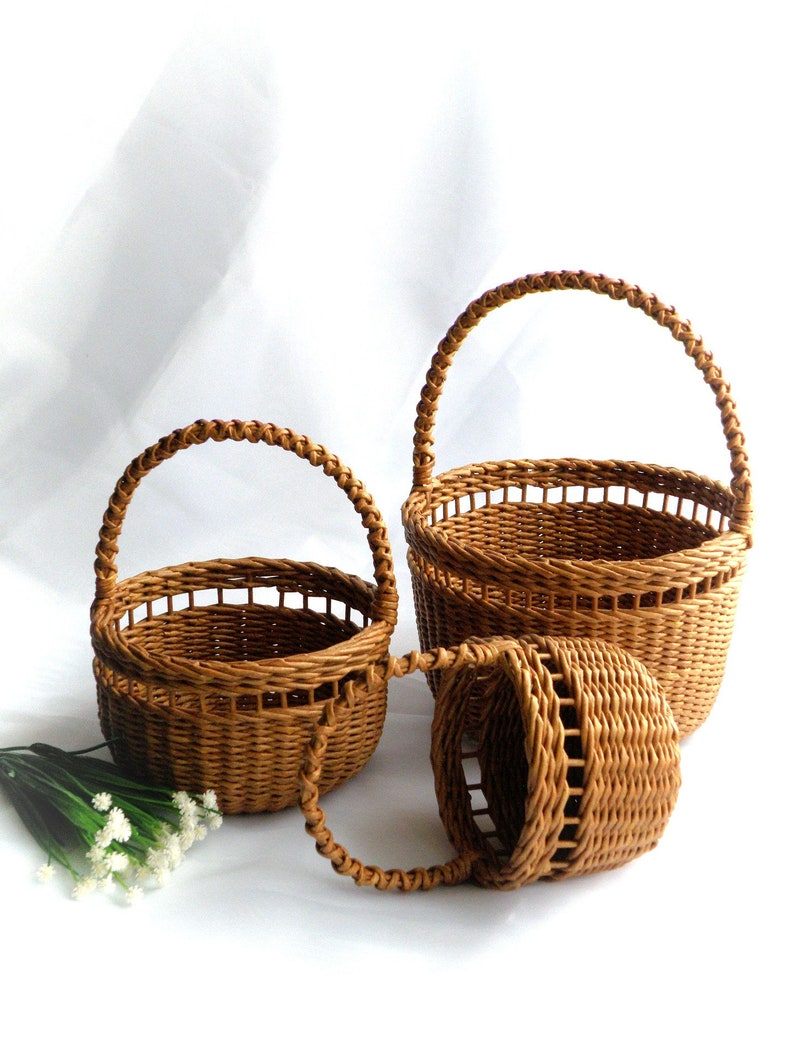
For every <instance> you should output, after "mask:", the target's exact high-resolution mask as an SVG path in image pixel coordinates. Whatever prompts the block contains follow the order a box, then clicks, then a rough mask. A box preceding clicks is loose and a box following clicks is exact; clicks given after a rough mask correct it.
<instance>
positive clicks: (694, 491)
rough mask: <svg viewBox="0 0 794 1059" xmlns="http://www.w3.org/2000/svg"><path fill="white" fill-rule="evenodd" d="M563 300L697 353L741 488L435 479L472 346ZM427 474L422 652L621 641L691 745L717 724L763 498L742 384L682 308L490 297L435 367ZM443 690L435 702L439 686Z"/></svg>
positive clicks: (553, 276) (535, 469) (418, 430)
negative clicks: (480, 329)
mask: <svg viewBox="0 0 794 1059" xmlns="http://www.w3.org/2000/svg"><path fill="white" fill-rule="evenodd" d="M555 290H581V291H591V292H593V293H596V294H605V295H607V296H608V297H610V298H612V299H614V300H615V301H625V302H626V303H627V304H628V305H629V306H631V307H632V308H637V309H640V310H642V311H643V312H644V313H646V314H647V315H648V316H649V317H651V319H653V320H655V321H656V323H657V324H659V325H660V326H661V327H665V328H667V329H668V330H669V331H670V333H671V335H672V336H673V338H675V339H676V340H677V341H678V342H680V343H681V344H682V345H683V347H684V350H685V351H686V353H687V355H688V356H689V357H691V358H692V360H693V361H694V362H695V365H696V366H697V367H698V368H699V370H700V371H701V372H702V374H703V377H704V379H705V381H706V382H707V384H708V385H709V386H710V387H711V389H712V391H713V392H714V395H715V398H716V403H717V405H718V407H719V410H720V415H721V419H722V428H723V432H724V434H725V439H726V441H727V446H728V451H729V454H730V465H731V471H732V478H731V483H730V486H729V487H728V488H726V487H725V486H723V485H721V484H719V483H717V482H714V481H712V480H710V479H708V478H704V477H701V476H699V475H696V474H694V473H691V472H688V471H680V470H676V469H675V468H669V467H659V466H656V465H649V464H642V463H631V462H625V461H616V460H609V461H589V460H583V459H551V460H537V461H531V460H511V461H502V462H491V463H479V464H472V465H468V466H465V467H460V468H457V469H455V470H450V471H447V472H444V473H442V474H437V475H436V474H435V473H434V467H435V456H434V452H433V444H434V442H433V431H434V424H435V418H436V411H437V406H438V401H439V398H440V396H441V393H442V390H443V387H444V382H445V379H446V376H447V372H448V370H449V367H450V365H451V363H452V359H453V357H454V355H455V353H456V352H457V351H458V349H459V348H460V346H461V344H462V343H463V341H464V339H465V338H466V336H467V335H468V334H469V332H470V331H471V330H472V329H473V328H474V327H476V325H477V324H478V323H479V321H480V320H481V319H482V318H483V317H484V316H486V315H487V314H488V313H490V312H491V311H492V310H494V309H496V308H498V307H499V306H501V305H504V304H505V303H507V302H510V301H513V300H515V299H517V298H521V297H523V296H524V295H526V294H535V293H541V292H546V291H555ZM413 464H414V479H413V488H412V490H411V493H410V495H409V496H408V498H407V500H406V501H405V504H404V505H403V526H404V529H405V535H406V539H407V542H408V545H409V552H408V563H409V569H410V571H411V578H412V585H413V593H414V603H415V610H416V618H417V624H418V628H419V638H420V644H421V646H422V647H423V649H426V650H427V649H430V648H432V647H436V646H445V647H449V646H452V645H454V644H458V643H461V642H463V641H464V640H466V639H468V638H469V637H472V636H490V635H508V636H521V635H523V634H525V633H533V634H537V635H548V636H573V637H594V638H596V639H603V640H608V641H610V642H613V643H616V644H619V645H621V646H623V647H624V648H626V649H627V650H628V651H629V652H631V653H632V654H633V655H635V656H636V657H637V658H638V659H639V660H640V661H642V662H643V663H645V664H646V665H647V667H648V668H649V669H650V671H651V672H652V673H653V674H654V676H656V677H657V678H658V680H659V681H660V683H661V684H662V687H663V688H664V691H665V694H666V696H667V699H668V702H669V704H670V706H671V708H672V710H673V714H674V716H675V718H676V720H677V722H678V725H679V728H680V732H681V735H682V736H684V735H686V734H688V733H689V732H691V731H693V730H694V729H695V728H697V727H698V726H699V725H700V724H702V723H703V721H704V720H705V719H706V717H707V716H708V714H709V712H710V710H711V708H712V706H713V704H714V700H715V698H716V696H717V692H718V690H719V687H720V684H721V681H722V676H723V672H724V668H725V661H726V655H727V651H728V646H729V643H730V639H731V635H732V631H733V622H734V615H735V611H736V605H737V600H738V594H739V587H740V584H741V580H742V575H743V573H744V570H745V565H746V558H747V551H748V548H749V547H750V545H751V519H752V497H751V483H750V472H749V468H748V461H747V454H746V451H745V443H744V435H743V434H742V431H741V427H740V425H739V421H738V418H737V415H736V408H735V404H734V401H733V398H732V397H731V394H730V389H729V387H728V384H727V383H726V382H725V380H724V379H723V377H722V374H721V372H720V370H719V368H718V367H717V366H716V365H715V363H714V361H713V359H712V356H711V354H710V353H709V352H708V351H707V350H706V348H705V347H704V345H703V341H702V339H700V338H699V337H697V336H696V335H695V334H694V332H693V331H692V328H691V325H690V324H689V323H688V322H687V321H685V320H682V319H681V318H680V317H679V316H678V315H677V314H676V312H675V310H674V309H672V308H670V307H668V306H666V305H664V304H663V303H661V302H660V301H659V300H658V299H657V298H656V297H654V296H653V295H650V294H645V293H643V292H642V291H641V290H639V288H637V287H633V286H629V285H628V284H626V283H624V282H623V281H622V280H611V279H608V278H607V277H605V276H600V275H593V274H590V273H586V272H546V273H542V274H538V275H529V276H526V277H524V278H523V279H519V280H516V281H515V282H513V283H508V284H504V285H503V286H501V287H497V288H495V289H494V290H490V291H487V292H486V293H485V294H483V295H482V296H481V297H480V298H478V299H477V300H476V301H474V302H472V303H471V305H469V307H468V308H467V309H466V310H465V312H463V313H462V314H461V316H460V317H459V318H458V319H457V321H456V322H455V323H454V324H453V326H452V327H451V328H450V330H449V332H448V333H447V335H446V337H445V338H444V339H443V341H442V342H441V344H440V345H439V348H438V350H437V352H436V353H435V355H434V357H433V360H432V364H431V367H430V369H429V371H428V374H427V381H426V384H425V386H424V388H423V390H422V396H421V400H420V402H419V405H418V408H417V418H416V424H415V434H414V454H413ZM429 679H430V683H431V687H432V688H433V690H434V691H436V690H437V689H438V679H439V678H438V674H435V673H431V674H430V677H429ZM473 723H475V724H476V719H474V721H473Z"/></svg>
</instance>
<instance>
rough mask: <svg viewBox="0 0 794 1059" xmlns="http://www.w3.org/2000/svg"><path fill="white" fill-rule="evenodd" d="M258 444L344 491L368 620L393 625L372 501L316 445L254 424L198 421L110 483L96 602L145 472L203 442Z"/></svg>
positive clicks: (110, 577)
mask: <svg viewBox="0 0 794 1059" xmlns="http://www.w3.org/2000/svg"><path fill="white" fill-rule="evenodd" d="M210 440H212V441H226V440H231V441H250V442H252V443H254V442H259V441H263V442H264V443H265V444H266V445H273V446H276V447H281V448H282V449H286V450H287V451H288V452H294V453H295V455H296V456H300V457H301V459H304V460H308V461H309V463H310V464H311V465H312V466H313V467H320V468H322V471H323V473H324V474H327V475H328V476H329V477H331V478H333V479H334V481H335V482H336V484H337V485H338V486H339V488H340V489H342V490H343V491H344V493H345V494H346V496H347V497H348V499H349V500H350V502H351V503H352V504H353V507H354V508H355V510H356V511H357V512H358V515H359V517H360V519H361V522H362V524H363V526H364V528H365V529H366V531H367V541H368V543H369V547H370V550H371V552H372V557H373V563H374V568H375V582H376V585H377V588H378V592H377V600H376V611H375V614H374V615H373V617H374V618H375V619H378V620H383V621H386V622H388V623H389V624H390V625H392V626H394V625H395V624H396V622H397V588H396V580H395V575H394V562H393V559H392V553H391V546H390V544H389V538H388V534H387V530H386V525H385V523H384V521H383V518H382V517H381V515H380V512H379V511H378V509H377V508H376V506H375V503H374V501H373V499H372V496H371V495H370V494H369V493H368V492H367V490H366V489H365V488H364V485H363V484H362V483H361V482H360V481H359V480H358V479H357V478H356V477H355V475H354V474H353V472H352V471H351V470H350V469H349V468H348V467H346V466H345V465H344V464H343V463H341V462H340V460H339V459H338V458H337V457H336V456H334V455H333V453H331V452H329V451H328V450H327V449H326V448H323V446H322V445H318V444H316V443H315V442H313V441H311V439H309V438H307V437H305V436H304V435H301V434H296V433H294V432H293V431H291V430H288V429H286V428H284V427H277V426H274V424H273V423H260V422H257V421H256V420H247V421H243V420H238V419H234V420H229V421H225V420H220V419H213V420H206V419H199V420H197V421H196V422H195V423H192V424H191V425H190V426H187V427H183V428H182V429H180V430H175V431H173V433H171V434H168V435H167V436H166V437H163V438H161V439H160V440H159V441H158V442H157V443H156V444H154V445H151V446H150V447H149V448H148V449H146V451H145V452H143V453H141V455H140V456H137V457H136V458H135V459H134V460H133V461H132V462H131V463H130V464H129V466H128V467H127V469H126V470H125V471H124V474H123V475H122V476H121V478H120V479H119V481H118V483H117V484H116V488H115V490H114V492H113V495H112V496H111V498H110V500H109V502H108V507H107V510H106V512H105V515H104V518H103V520H102V526H101V528H100V531H99V543H98V544H97V547H96V560H95V562H94V572H95V573H96V600H95V602H96V603H98V602H100V601H101V600H103V599H107V598H108V597H109V596H110V595H111V593H112V592H113V588H114V586H115V584H116V581H117V578H118V569H117V567H116V556H117V555H118V539H119V535H120V533H121V530H122V526H123V523H124V518H125V515H126V513H127V508H128V507H129V504H130V501H131V499H132V496H133V493H134V492H135V490H136V489H137V487H138V485H139V484H140V482H141V479H143V478H144V477H145V476H146V475H147V474H148V473H149V472H150V471H152V470H153V469H154V468H155V467H157V466H158V465H159V464H161V463H164V462H165V461H166V460H168V459H170V458H171V457H172V456H174V455H175V454H176V453H177V452H180V451H181V450H182V449H187V448H190V447H191V446H192V445H203V444H204V442H206V441H210Z"/></svg>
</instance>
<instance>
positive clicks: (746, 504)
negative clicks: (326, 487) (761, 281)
mask: <svg viewBox="0 0 794 1059" xmlns="http://www.w3.org/2000/svg"><path fill="white" fill-rule="evenodd" d="M552 290H588V291H592V292H593V293H594V294H606V295H608V297H610V298H612V299H614V300H615V301H625V302H627V303H628V304H629V305H630V306H631V308H633V309H642V311H643V312H644V313H645V314H646V315H648V316H650V317H651V318H652V319H654V320H655V321H656V323H657V324H659V326H660V327H666V328H667V329H668V331H670V333H671V334H672V336H673V338H675V339H676V340H677V341H679V342H681V344H682V345H683V346H684V349H685V350H686V353H687V356H689V357H691V358H692V360H693V361H694V362H695V364H696V365H697V367H698V368H699V370H700V371H701V373H702V375H703V378H704V379H705V380H706V382H707V383H708V385H709V386H710V387H711V389H712V391H713V392H714V396H715V398H716V403H717V406H718V408H719V410H720V417H721V420H722V429H723V433H724V435H725V439H726V441H727V444H728V452H729V453H730V460H731V472H732V478H731V492H732V493H733V496H734V499H735V503H734V510H733V514H732V517H731V520H730V528H731V529H732V530H737V531H739V532H740V533H743V534H745V535H747V536H749V534H750V526H751V521H752V486H751V481H750V470H749V466H748V459H747V452H746V450H745V438H744V434H743V432H742V429H741V426H740V424H739V419H738V417H737V414H736V405H735V402H734V400H733V397H732V396H731V392H730V386H729V385H728V383H727V382H726V381H725V379H724V378H723V376H722V372H721V371H720V369H719V368H718V367H717V365H716V364H715V363H714V359H713V357H712V354H711V353H710V352H709V351H708V350H707V349H706V347H705V345H704V344H703V339H702V338H700V337H699V336H697V335H696V334H695V333H694V331H693V330H692V325H691V324H690V323H689V321H688V320H684V319H682V318H681V317H680V316H678V314H677V313H676V311H675V309H674V308H673V307H672V306H668V305H665V304H663V303H662V302H661V301H659V299H658V298H657V297H656V296H655V295H653V294H646V293H645V292H644V291H642V290H640V288H639V287H635V286H631V285H630V284H628V283H625V282H624V281H623V280H615V279H609V278H608V277H607V276H603V275H596V274H594V273H591V272H584V271H580V272H541V273H532V274H530V275H528V276H524V277H523V278H520V279H517V280H514V281H513V282H511V283H504V284H502V285H501V286H499V287H495V288H493V289H492V290H488V291H486V292H485V293H484V294H482V295H481V296H480V297H479V298H477V299H475V301H473V302H471V304H470V305H469V306H468V307H467V308H466V309H465V310H464V311H463V312H462V313H461V315H460V316H459V317H458V318H457V320H456V321H455V323H454V324H453V325H452V326H451V327H450V329H449V331H448V332H447V334H446V335H445V337H444V338H443V339H442V341H441V342H440V344H439V347H438V349H437V351H436V353H435V354H434V355H433V360H432V362H431V365H430V369H429V370H428V373H427V378H426V381H425V385H424V387H423V388H422V393H421V397H420V400H419V404H418V405H417V416H416V421H415V423H414V452H413V465H414V470H413V485H414V489H416V488H420V487H423V486H426V485H428V484H429V482H430V480H431V478H432V477H433V471H434V467H435V454H434V452H433V446H434V438H433V432H434V428H435V420H436V410H437V407H438V401H439V398H440V396H441V393H442V390H443V388H444V381H445V379H446V377H447V372H448V370H449V367H450V364H451V363H452V358H453V357H454V355H455V353H457V351H458V349H459V348H460V346H461V345H462V343H463V340H464V339H465V338H466V335H468V333H469V332H470V331H472V330H473V329H474V328H475V327H476V326H477V324H478V323H479V322H480V320H482V319H483V317H484V316H487V315H488V313H490V312H492V310H494V309H497V308H499V306H501V305H505V304H506V303H507V302H510V301H515V300H516V299H518V298H522V297H523V296H524V295H525V294H540V293H544V292H547V291H552Z"/></svg>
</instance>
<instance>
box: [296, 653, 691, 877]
mask: <svg viewBox="0 0 794 1059" xmlns="http://www.w3.org/2000/svg"><path fill="white" fill-rule="evenodd" d="M417 669H418V670H421V671H423V672H428V671H430V670H434V669H435V670H438V671H440V672H441V674H442V680H441V683H440V690H439V693H438V696H437V699H436V710H435V715H434V719H433V730H432V748H431V760H432V763H433V770H434V775H435V786H436V796H437V799H438V806H439V812H440V815H441V819H442V821H443V823H444V827H445V829H446V831H447V834H448V836H449V838H450V841H451V842H452V844H453V846H454V847H455V849H456V850H457V851H458V855H457V856H456V857H454V858H452V859H450V860H449V861H447V862H446V863H444V864H440V865H434V866H432V867H429V868H421V867H418V868H412V869H410V870H404V869H400V868H392V869H382V868H379V867H377V866H373V865H365V864H364V863H363V862H361V861H360V860H358V859H356V858H355V857H352V856H351V855H350V854H349V853H348V851H347V850H346V849H345V848H344V846H342V845H340V844H339V843H338V842H336V840H335V839H334V836H333V833H332V832H331V831H330V829H329V828H328V826H327V823H326V817H325V814H324V812H323V810H322V808H321V807H320V805H319V794H318V782H319V780H320V778H321V775H322V768H323V758H324V754H325V751H326V747H327V744H328V740H329V738H330V736H331V735H332V733H333V731H334V728H335V725H336V724H337V723H339V719H340V718H341V717H342V716H343V715H344V714H345V712H346V711H349V710H351V709H353V708H355V703H356V697H357V688H356V683H355V682H354V681H351V682H350V683H348V684H347V685H346V686H345V688H344V689H343V694H342V696H340V698H339V699H337V700H336V701H335V702H333V703H328V704H327V706H326V708H325V712H324V714H323V716H322V718H321V719H320V721H319V722H318V724H317V726H316V729H315V732H314V734H313V736H312V740H311V742H310V744H309V745H308V747H307V752H306V759H305V762H304V766H303V770H302V773H301V800H300V805H301V810H302V812H303V814H304V817H305V819H306V830H307V831H308V833H309V834H310V835H311V836H312V837H313V838H314V840H315V843H316V847H317V850H318V852H319V853H320V854H321V855H322V856H324V857H327V858H328V859H329V860H330V861H331V864H332V865H333V867H334V869H335V870H336V871H337V872H338V873H339V874H341V875H345V876H349V877H351V878H352V879H354V881H355V882H356V883H357V884H359V885H366V886H374V887H376V888H377V889H380V890H401V891H408V892H410V891H414V890H428V889H432V888H434V887H436V886H439V885H455V884H457V883H460V882H463V881H465V880H467V879H471V880H472V881H474V882H476V883H478V884H479V885H481V886H484V887H488V888H494V889H501V890H512V889H516V888H517V887H519V886H523V885H525V884H526V883H529V882H532V881H534V880H536V879H541V878H545V879H553V878H562V877H564V876H568V875H581V874H585V873H588V872H594V871H600V870H605V869H607V868H614V867H617V866H619V865H621V864H624V863H626V862H627V861H629V860H631V859H633V858H635V857H638V856H640V855H641V854H642V853H644V852H646V851H648V850H650V849H652V848H653V847H654V846H655V845H656V844H657V842H658V840H659V838H660V836H661V834H662V832H663V831H664V828H665V826H666V825H667V822H668V820H669V818H670V815H671V813H672V811H673V808H674V806H675V801H676V798H677V794H678V789H679V786H680V756H679V751H678V733H677V729H676V726H675V722H674V721H673V718H672V714H671V713H670V710H669V708H668V706H667V704H666V702H665V700H664V695H663V693H662V691H661V689H660V687H659V685H658V683H657V682H656V681H655V680H654V678H653V677H652V676H650V674H649V673H648V672H647V670H646V669H645V667H644V666H642V664H641V663H639V662H636V661H635V660H634V659H632V658H630V657H629V656H628V655H627V654H626V652H624V651H622V650H621V649H620V648H616V647H614V646H613V645H609V644H605V643H601V642H599V641H575V640H553V639H543V638H536V639H531V638H526V639H522V640H510V639H498V638H494V639H491V640H486V641H471V642H469V643H465V644H462V645H460V646H459V647H457V648H453V649H451V650H445V649H439V650H437V651H432V652H425V653H423V654H419V653H418V652H414V653H412V654H411V655H407V656H405V657H404V658H401V659H396V658H391V659H390V661H389V667H388V672H389V674H390V675H391V676H394V677H398V676H402V675H405V674H406V673H409V672H414V671H416V670H417ZM472 698H476V699H477V700H478V702H477V708H478V713H479V715H480V716H481V718H482V724H481V728H480V731H479V733H478V739H477V740H476V741H471V740H469V739H467V735H466V727H467V717H468V715H469V711H470V706H471V701H470V700H471V699H472Z"/></svg>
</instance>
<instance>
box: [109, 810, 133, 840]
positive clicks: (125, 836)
mask: <svg viewBox="0 0 794 1059" xmlns="http://www.w3.org/2000/svg"><path fill="white" fill-rule="evenodd" d="M105 827H107V828H109V830H110V834H111V835H112V836H113V840H114V841H116V842H127V841H128V840H129V839H130V837H131V836H132V824H130V822H129V820H128V819H127V817H126V816H125V815H124V813H123V812H122V810H121V809H119V808H118V806H114V807H113V808H112V809H111V810H110V812H109V813H108V822H107V824H106V825H105ZM103 830H104V828H103Z"/></svg>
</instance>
